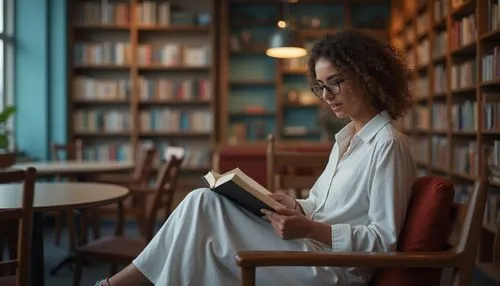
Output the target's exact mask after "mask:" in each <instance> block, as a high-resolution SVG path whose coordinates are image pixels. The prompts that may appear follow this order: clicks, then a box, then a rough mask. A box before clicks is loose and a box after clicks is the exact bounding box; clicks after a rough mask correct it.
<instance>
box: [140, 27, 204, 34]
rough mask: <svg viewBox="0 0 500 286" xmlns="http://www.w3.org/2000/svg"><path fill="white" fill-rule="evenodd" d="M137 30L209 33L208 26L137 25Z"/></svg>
mask: <svg viewBox="0 0 500 286" xmlns="http://www.w3.org/2000/svg"><path fill="white" fill-rule="evenodd" d="M137 29H138V30H139V32H166V33H209V32H210V27H203V26H159V25H139V26H138V27H137Z"/></svg>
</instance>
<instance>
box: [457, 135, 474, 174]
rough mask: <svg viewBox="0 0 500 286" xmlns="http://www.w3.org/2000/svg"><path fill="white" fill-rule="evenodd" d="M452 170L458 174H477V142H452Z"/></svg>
mask: <svg viewBox="0 0 500 286" xmlns="http://www.w3.org/2000/svg"><path fill="white" fill-rule="evenodd" d="M452 153H453V166H452V168H453V170H454V171H455V172H457V173H459V174H466V175H470V176H478V175H479V154H478V152H477V142H476V141H475V140H473V141H468V142H465V141H463V142H455V143H454V144H453V149H452Z"/></svg>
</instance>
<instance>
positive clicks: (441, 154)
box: [424, 136, 450, 169]
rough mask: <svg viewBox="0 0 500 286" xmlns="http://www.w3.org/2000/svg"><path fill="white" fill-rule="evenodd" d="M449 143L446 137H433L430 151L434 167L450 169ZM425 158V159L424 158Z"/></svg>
mask: <svg viewBox="0 0 500 286" xmlns="http://www.w3.org/2000/svg"><path fill="white" fill-rule="evenodd" d="M449 148H450V146H449V142H448V140H447V139H446V137H444V136H431V140H430V149H431V150H430V151H431V164H432V165H433V166H436V167H439V168H442V169H448V165H449V160H450V157H449V154H448V150H449ZM424 158H425V157H424Z"/></svg>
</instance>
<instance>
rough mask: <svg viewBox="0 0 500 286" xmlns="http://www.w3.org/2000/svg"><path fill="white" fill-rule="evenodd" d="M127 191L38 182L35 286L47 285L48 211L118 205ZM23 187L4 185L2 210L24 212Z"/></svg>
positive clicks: (94, 185)
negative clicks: (45, 223) (45, 216)
mask: <svg viewBox="0 0 500 286" xmlns="http://www.w3.org/2000/svg"><path fill="white" fill-rule="evenodd" d="M128 194H129V190H128V189H127V188H125V187H122V186H118V185H111V184H99V183H78V182H36V184H35V198H34V201H33V208H34V210H35V216H34V220H33V235H32V239H33V244H32V251H31V265H32V266H31V271H32V275H31V285H44V261H43V216H42V213H43V212H46V211H59V210H68V209H77V208H82V209H84V208H93V207H99V206H103V205H107V204H111V203H118V202H120V201H122V200H123V199H124V198H125V197H126V196H128ZM21 197H22V185H21V184H4V185H1V184H0V209H7V208H20V207H21Z"/></svg>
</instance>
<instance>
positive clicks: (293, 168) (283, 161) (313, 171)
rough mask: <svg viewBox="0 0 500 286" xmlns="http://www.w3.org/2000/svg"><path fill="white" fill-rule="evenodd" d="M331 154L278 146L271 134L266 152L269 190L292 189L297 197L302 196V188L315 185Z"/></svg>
mask: <svg viewBox="0 0 500 286" xmlns="http://www.w3.org/2000/svg"><path fill="white" fill-rule="evenodd" d="M329 154H330V153H327V152H317V151H316V152H299V151H291V150H287V149H286V148H277V147H276V143H275V139H274V136H273V135H272V134H270V135H269V136H268V145H267V152H266V164H267V168H266V169H267V188H268V190H269V191H271V192H273V193H274V192H276V191H278V190H280V191H288V190H292V191H294V192H295V197H296V198H302V197H303V195H302V190H303V189H310V188H311V187H312V186H313V185H314V183H315V182H316V180H317V179H318V177H319V175H321V172H322V171H323V170H324V168H325V166H326V164H327V163H328V157H329Z"/></svg>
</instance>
